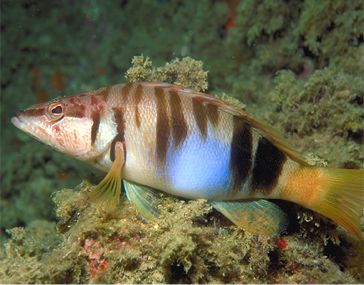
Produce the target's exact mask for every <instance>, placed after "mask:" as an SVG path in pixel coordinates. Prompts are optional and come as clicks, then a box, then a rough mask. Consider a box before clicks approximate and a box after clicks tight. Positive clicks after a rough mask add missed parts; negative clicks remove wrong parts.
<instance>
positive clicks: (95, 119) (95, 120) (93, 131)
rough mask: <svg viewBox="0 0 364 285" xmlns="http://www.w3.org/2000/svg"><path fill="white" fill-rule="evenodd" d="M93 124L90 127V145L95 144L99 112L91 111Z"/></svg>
mask: <svg viewBox="0 0 364 285" xmlns="http://www.w3.org/2000/svg"><path fill="white" fill-rule="evenodd" d="M91 118H92V121H93V124H92V128H91V145H94V144H95V141H96V137H97V133H98V131H99V126H100V113H99V112H93V113H92V115H91Z"/></svg>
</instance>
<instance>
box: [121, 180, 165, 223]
mask: <svg viewBox="0 0 364 285" xmlns="http://www.w3.org/2000/svg"><path fill="white" fill-rule="evenodd" d="M123 184H124V189H125V192H126V196H127V197H128V199H129V201H130V202H131V203H132V204H134V205H135V206H136V207H137V209H138V210H139V212H140V214H141V215H142V216H143V217H144V218H145V219H151V218H153V217H158V216H159V211H158V201H159V194H158V193H157V192H156V191H155V190H154V189H152V188H150V187H147V186H143V185H140V184H136V183H132V182H130V181H126V180H124V181H123Z"/></svg>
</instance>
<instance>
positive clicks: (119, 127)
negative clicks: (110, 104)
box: [110, 108, 125, 161]
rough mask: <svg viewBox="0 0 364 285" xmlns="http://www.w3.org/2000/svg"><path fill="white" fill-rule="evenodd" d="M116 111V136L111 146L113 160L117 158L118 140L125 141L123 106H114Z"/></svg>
mask: <svg viewBox="0 0 364 285" xmlns="http://www.w3.org/2000/svg"><path fill="white" fill-rule="evenodd" d="M112 110H113V111H114V121H115V123H116V132H117V134H116V136H115V138H114V139H113V141H112V143H111V147H110V159H111V161H114V160H115V144H116V142H118V141H120V142H124V141H125V134H124V131H125V122H124V113H123V110H122V109H121V108H113V109H112Z"/></svg>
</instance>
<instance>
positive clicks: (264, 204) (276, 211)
mask: <svg viewBox="0 0 364 285" xmlns="http://www.w3.org/2000/svg"><path fill="white" fill-rule="evenodd" d="M210 203H211V205H212V206H213V207H214V208H215V209H216V210H218V211H219V212H220V213H222V214H223V215H224V216H225V217H227V218H228V219H229V220H230V221H232V222H233V223H234V224H235V225H237V226H238V227H242V228H243V229H245V230H246V231H248V232H250V233H254V234H262V235H277V234H279V233H281V232H282V231H283V230H284V229H285V228H286V226H287V223H288V222H287V217H286V214H285V213H284V212H283V211H282V210H281V209H280V208H279V207H278V206H277V205H276V204H274V203H272V202H269V201H267V200H256V201H212V202H210Z"/></svg>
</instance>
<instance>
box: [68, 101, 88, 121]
mask: <svg viewBox="0 0 364 285" xmlns="http://www.w3.org/2000/svg"><path fill="white" fill-rule="evenodd" d="M85 109H86V107H85V105H83V104H72V105H71V104H69V105H67V106H66V107H65V116H68V117H75V118H83V117H84V116H85Z"/></svg>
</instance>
